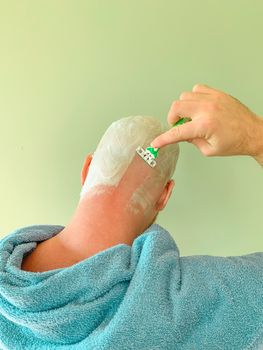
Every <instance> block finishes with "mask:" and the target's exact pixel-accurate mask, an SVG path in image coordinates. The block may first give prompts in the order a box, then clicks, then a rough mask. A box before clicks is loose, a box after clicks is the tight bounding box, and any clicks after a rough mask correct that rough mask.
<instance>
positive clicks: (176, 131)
mask: <svg viewBox="0 0 263 350" xmlns="http://www.w3.org/2000/svg"><path fill="white" fill-rule="evenodd" d="M171 134H172V136H175V137H180V135H181V130H180V128H178V127H176V128H172V129H171Z"/></svg>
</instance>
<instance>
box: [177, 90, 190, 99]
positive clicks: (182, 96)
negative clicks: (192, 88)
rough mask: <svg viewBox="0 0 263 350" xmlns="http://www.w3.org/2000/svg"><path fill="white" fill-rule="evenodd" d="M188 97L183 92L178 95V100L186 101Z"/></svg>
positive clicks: (187, 94) (186, 93)
mask: <svg viewBox="0 0 263 350" xmlns="http://www.w3.org/2000/svg"><path fill="white" fill-rule="evenodd" d="M188 96H189V93H188V92H186V91H184V92H182V93H181V94H180V96H179V99H180V100H183V99H186V98H187V97H188Z"/></svg>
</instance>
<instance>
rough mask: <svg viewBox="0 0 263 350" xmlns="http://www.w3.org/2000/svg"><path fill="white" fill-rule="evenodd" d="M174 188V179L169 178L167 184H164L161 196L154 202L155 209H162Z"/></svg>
mask: <svg viewBox="0 0 263 350" xmlns="http://www.w3.org/2000/svg"><path fill="white" fill-rule="evenodd" d="M173 188H174V180H169V181H168V182H167V184H166V185H165V188H164V190H163V192H162V194H161V197H160V198H159V200H158V202H157V203H156V209H157V210H158V211H160V210H163V209H164V208H165V206H166V204H167V202H168V200H169V198H170V197H171V194H172V192H173Z"/></svg>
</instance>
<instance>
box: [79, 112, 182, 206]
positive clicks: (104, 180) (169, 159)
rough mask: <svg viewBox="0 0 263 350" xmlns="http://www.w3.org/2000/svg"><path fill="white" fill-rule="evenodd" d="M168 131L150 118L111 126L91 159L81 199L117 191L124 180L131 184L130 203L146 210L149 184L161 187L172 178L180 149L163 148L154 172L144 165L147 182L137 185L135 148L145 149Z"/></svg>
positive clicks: (172, 146) (172, 147)
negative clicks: (108, 191) (105, 191)
mask: <svg viewBox="0 0 263 350" xmlns="http://www.w3.org/2000/svg"><path fill="white" fill-rule="evenodd" d="M167 129H168V128H167V127H163V126H162V124H161V123H160V122H159V121H158V120H157V119H155V118H153V117H150V116H130V117H126V118H122V119H120V120H117V121H115V122H114V123H112V124H111V125H110V126H109V127H108V129H107V130H106V132H105V133H104V135H103V136H102V138H101V140H100V142H99V144H98V146H97V149H96V151H95V153H94V155H93V159H92V162H91V164H90V169H89V172H88V175H87V177H86V180H85V183H84V185H83V187H82V190H81V193H80V196H81V198H83V197H84V196H85V195H86V194H96V193H99V192H101V191H102V189H105V188H107V187H116V188H117V187H118V186H119V185H120V184H121V183H122V184H123V181H122V182H121V180H123V179H124V178H125V179H127V181H128V179H129V181H130V183H131V182H133V184H134V188H132V187H131V188H132V192H133V195H132V197H131V201H132V203H134V204H136V203H138V202H140V203H141V204H142V206H143V204H144V207H145V206H146V204H147V203H146V202H147V201H148V202H149V200H150V199H149V198H150V197H151V196H150V197H149V196H148V194H149V191H151V188H152V186H151V184H153V183H154V184H160V185H161V186H162V185H164V184H165V183H166V182H167V181H168V180H169V179H170V178H171V177H172V175H173V173H174V170H175V167H176V162H177V159H178V155H179V146H178V145H177V144H174V145H169V146H166V147H164V148H162V149H161V150H160V151H159V154H158V157H157V165H156V167H155V168H154V169H151V168H150V166H149V165H147V164H146V163H145V164H146V167H144V169H145V168H146V169H148V168H149V173H147V181H139V182H138V181H136V178H135V174H136V176H137V178H138V177H140V176H142V174H140V169H139V168H138V167H139V166H140V163H138V162H137V161H136V163H135V162H132V161H133V160H135V158H134V157H135V156H136V157H138V158H140V157H139V156H138V155H137V154H136V148H137V147H138V146H141V147H143V148H146V147H148V146H149V145H150V143H151V141H152V140H153V139H154V138H155V137H156V136H158V135H160V134H161V133H163V132H164V131H166V130H167ZM141 161H142V160H141V159H140V162H141ZM142 162H143V161H142ZM143 163H144V162H143ZM150 169H151V170H152V171H150ZM135 170H136V171H135ZM126 183H127V182H126ZM144 209H145V208H144Z"/></svg>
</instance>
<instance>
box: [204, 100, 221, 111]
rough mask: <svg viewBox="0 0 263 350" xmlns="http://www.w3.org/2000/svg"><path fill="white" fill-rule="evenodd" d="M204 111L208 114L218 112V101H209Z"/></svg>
mask: <svg viewBox="0 0 263 350" xmlns="http://www.w3.org/2000/svg"><path fill="white" fill-rule="evenodd" d="M206 110H207V111H208V112H217V111H218V110H219V104H218V99H216V100H213V101H209V102H208V103H207V104H206Z"/></svg>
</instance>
